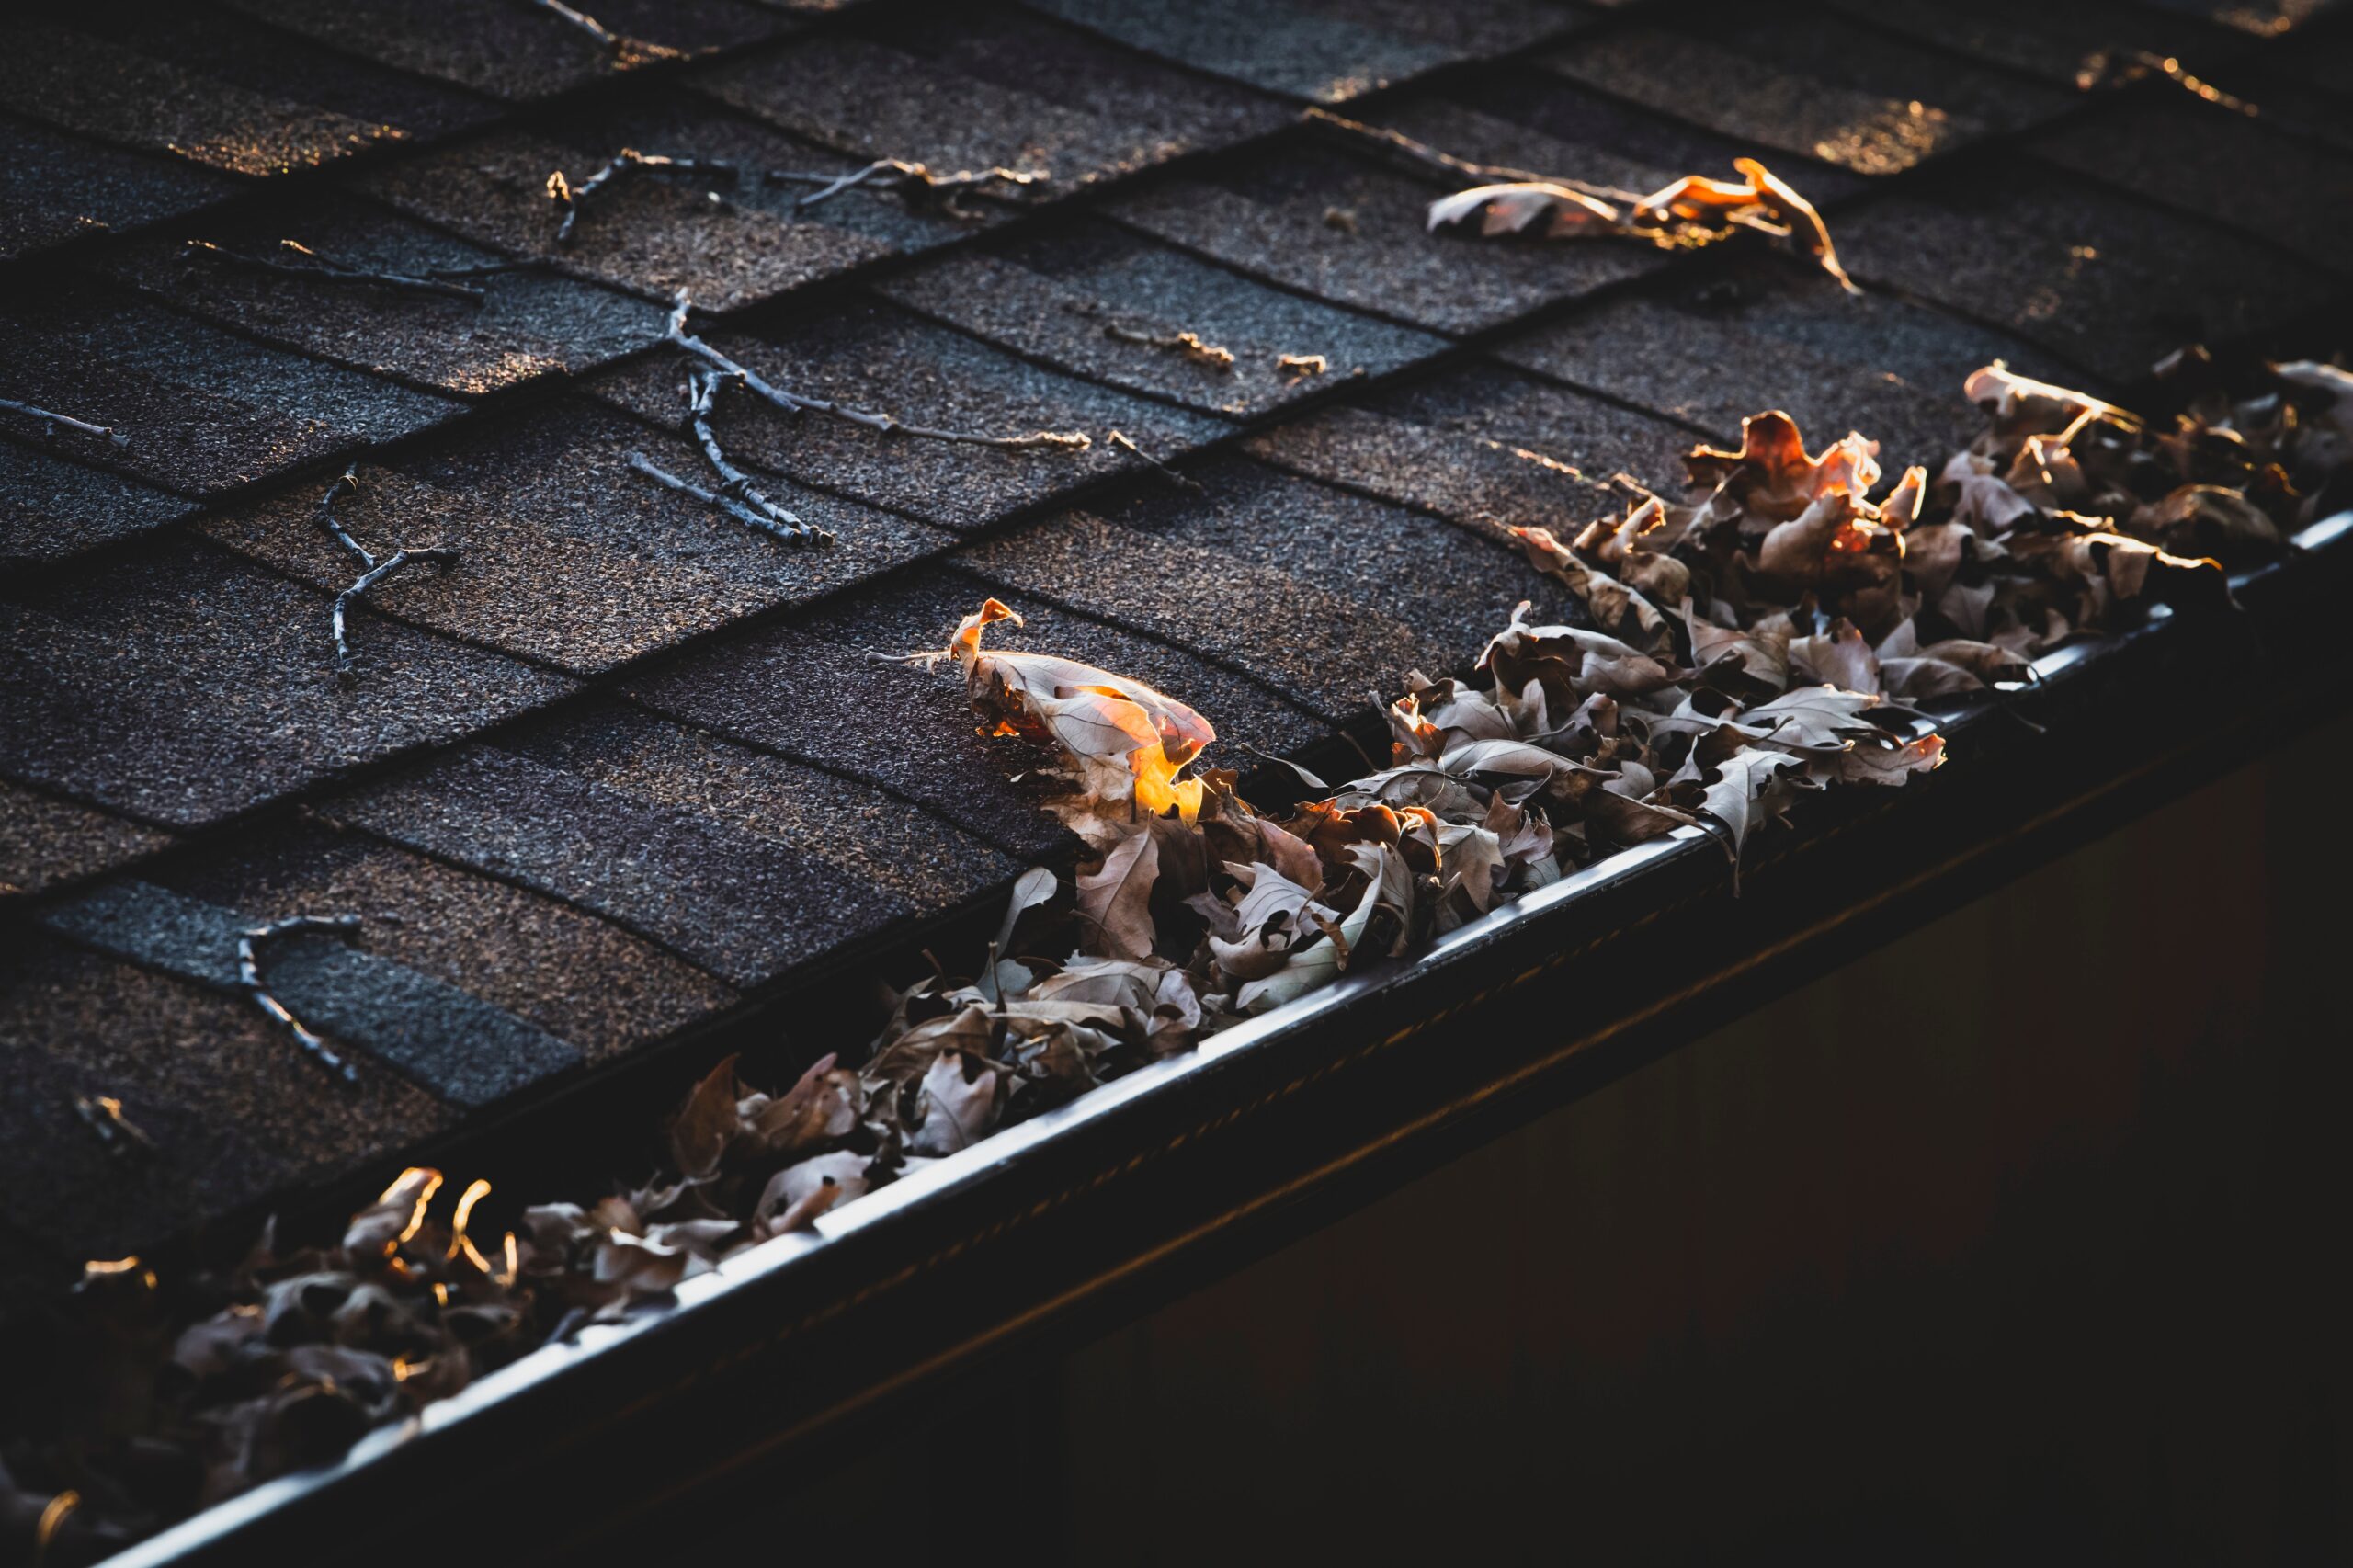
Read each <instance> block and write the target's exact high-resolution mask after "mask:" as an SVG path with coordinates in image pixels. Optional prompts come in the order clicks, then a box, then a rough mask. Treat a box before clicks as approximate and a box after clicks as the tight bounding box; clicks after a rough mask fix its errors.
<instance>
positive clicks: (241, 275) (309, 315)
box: [108, 200, 663, 397]
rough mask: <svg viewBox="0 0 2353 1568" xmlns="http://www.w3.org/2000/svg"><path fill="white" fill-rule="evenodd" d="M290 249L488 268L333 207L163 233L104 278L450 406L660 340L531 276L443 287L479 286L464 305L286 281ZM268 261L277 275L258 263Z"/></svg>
mask: <svg viewBox="0 0 2353 1568" xmlns="http://www.w3.org/2000/svg"><path fill="white" fill-rule="evenodd" d="M290 243H291V244H300V245H301V246H303V247H305V248H306V249H309V250H311V251H314V252H316V253H318V254H319V255H320V256H327V257H331V258H333V260H334V261H335V262H336V263H339V264H341V265H343V266H346V267H357V268H359V269H361V270H363V271H367V272H375V273H386V274H392V275H395V276H399V277H406V278H419V279H423V280H425V281H435V280H436V279H433V278H430V277H429V276H428V275H430V274H432V273H433V272H435V271H436V270H438V269H460V270H462V269H466V268H472V267H483V266H485V265H489V264H492V263H495V262H497V261H499V260H500V259H502V258H501V257H500V256H497V255H496V254H494V253H493V252H490V251H487V250H483V249H482V248H480V247H478V246H475V245H471V244H466V243H464V242H463V241H460V240H457V239H453V238H451V237H450V236H449V235H448V234H445V233H437V232H435V231H434V230H431V229H428V228H426V227H425V226H424V225H423V224H420V223H413V222H406V221H404V220H403V219H401V218H399V217H396V216H394V215H393V214H392V213H390V212H387V211H385V210H383V209H381V208H380V207H377V206H375V205H373V204H372V203H367V204H363V203H360V202H356V201H351V200H313V201H309V202H304V203H301V204H300V205H299V206H296V207H293V208H291V209H287V208H279V209H274V210H252V211H246V212H243V213H240V214H238V215H236V216H235V217H233V218H224V219H222V220H218V221H211V222H207V221H203V220H199V221H197V222H194V223H191V224H175V225H172V226H171V227H170V228H169V229H168V230H166V231H165V232H163V233H155V234H152V235H146V236H142V238H141V239H140V240H139V241H138V242H136V243H134V244H126V245H123V246H121V247H119V248H118V249H116V250H114V251H112V252H111V253H110V254H109V256H108V270H109V271H110V272H112V273H113V275H114V276H116V277H117V278H120V279H122V280H123V281H125V282H128V283H131V284H132V285H134V286H136V287H138V288H141V289H144V290H151V291H153V293H155V294H157V295H159V296H161V297H162V298H164V299H165V300H167V301H170V302H171V303H173V304H174V305H176V306H178V307H179V308H180V309H182V310H185V311H188V312H192V313H194V314H197V315H200V316H203V317H206V318H207V319H209V320H211V321H214V322H218V323H220V324H222V325H223V326H226V327H229V328H232V329H233V330H235V331H237V332H241V333H245V334H249V335H252V336H255V337H258V338H261V339H262V340H264V341H265V342H268V343H273V344H276V345H278V346H279V347H286V348H291V349H295V350H297V351H299V352H301V353H304V354H311V355H315V356H317V357H318V358H322V359H331V360H334V361H335V362H336V363H338V364H343V365H348V366H351V367H353V368H354V369H362V370H369V371H373V372H375V373H376V374H378V375H381V376H385V377H389V378H392V379H395V380H400V381H408V382H410V383H411V384H413V385H416V386H420V387H423V388H425V389H426V390H427V391H431V392H446V393H449V394H451V395H453V396H459V397H479V396H483V395H487V394H489V393H492V392H507V391H511V390H513V389H514V388H516V387H517V386H520V385H521V384H522V383H524V382H526V381H530V380H532V379H533V378H535V377H540V376H547V375H578V374H580V373H581V372H583V371H585V370H590V369H595V368H596V367H597V366H598V365H601V364H604V363H605V362H607V361H608V360H610V359H613V358H617V357H619V356H620V355H622V354H626V353H628V352H629V351H631V349H635V348H642V347H645V346H646V345H647V344H650V343H652V342H654V340H655V339H657V338H659V337H660V336H661V335H662V319H663V318H662V311H661V309H660V307H658V306H656V305H653V304H649V303H647V302H645V301H642V300H633V299H630V298H627V297H625V296H623V295H620V294H616V293H613V292H611V291H610V290H604V289H598V288H596V287H593V286H591V285H588V284H585V283H580V282H575V281H574V280H572V279H570V278H559V277H555V276H552V275H551V274H548V273H545V272H540V271H536V270H521V271H515V272H506V273H498V274H494V275H492V276H488V277H482V278H472V279H469V280H466V281H464V282H462V283H452V285H451V286H452V287H457V288H465V289H473V290H479V297H477V298H475V299H472V300H469V299H464V298H459V297H454V296H451V295H449V294H445V293H433V292H430V291H427V290H421V289H415V288H400V287H392V286H387V285H384V284H381V283H371V282H366V281H357V280H354V279H351V278H338V277H335V276H333V275H330V274H326V273H324V272H319V273H315V274H313V275H310V276H303V275H300V274H291V273H289V272H287V271H285V270H282V268H284V267H288V266H295V267H302V266H310V265H312V264H311V263H310V262H308V261H307V260H306V259H305V258H304V257H303V256H301V254H300V253H298V252H295V251H293V250H291V249H290V248H289V244H290ZM208 246H210V247H212V248H205V247H208ZM268 262H274V263H277V264H278V267H276V268H273V267H268V266H264V265H260V264H261V263H268ZM443 281H448V280H447V279H443Z"/></svg>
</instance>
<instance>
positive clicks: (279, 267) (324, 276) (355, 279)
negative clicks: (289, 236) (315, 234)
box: [187, 240, 486, 305]
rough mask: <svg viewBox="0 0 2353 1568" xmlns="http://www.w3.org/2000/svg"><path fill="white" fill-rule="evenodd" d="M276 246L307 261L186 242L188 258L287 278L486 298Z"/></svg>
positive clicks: (291, 245) (441, 282) (434, 280)
mask: <svg viewBox="0 0 2353 1568" xmlns="http://www.w3.org/2000/svg"><path fill="white" fill-rule="evenodd" d="M278 244H280V245H281V246H283V247H284V248H286V249H287V250H290V251H292V252H293V253H294V254H296V255H297V256H304V257H307V258H308V259H307V260H303V261H284V260H280V259H279V258H278V257H277V256H254V255H251V254H249V253H247V252H245V251H236V250H231V249H229V248H228V247H227V246H225V245H216V244H213V243H212V242H211V241H210V240H190V241H188V251H187V255H188V256H189V257H190V258H191V259H193V258H196V257H199V256H203V257H211V258H214V259H217V260H221V261H233V262H237V263H240V264H242V265H244V266H246V267H259V268H260V269H261V270H263V271H265V272H275V273H278V274H279V275H280V276H282V277H287V278H316V279H318V280H320V281H322V282H326V283H367V284H372V285H374V286H375V287H377V288H381V289H398V290H407V291H409V292H411V293H416V294H439V295H441V296H443V297H444V298H447V299H451V300H463V301H466V302H467V303H468V304H470V305H479V304H481V303H482V302H483V299H484V298H486V296H485V295H484V294H483V291H482V290H479V289H472V288H468V287H467V286H466V285H464V284H462V283H454V282H451V281H449V279H448V278H438V277H435V276H432V275H431V274H427V275H426V276H423V277H416V276H413V275H411V274H409V273H405V272H374V271H370V270H369V269H368V268H367V267H353V266H350V265H349V264H347V263H346V262H340V261H337V260H335V258H334V257H332V256H323V255H321V254H320V253H319V252H317V251H314V250H313V249H312V248H311V247H310V246H308V245H306V244H302V243H301V241H299V240H280V241H278Z"/></svg>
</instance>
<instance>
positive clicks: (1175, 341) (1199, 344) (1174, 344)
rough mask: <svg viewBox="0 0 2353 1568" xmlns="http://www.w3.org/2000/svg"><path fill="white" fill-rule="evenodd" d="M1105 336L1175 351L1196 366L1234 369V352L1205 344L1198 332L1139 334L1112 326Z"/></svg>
mask: <svg viewBox="0 0 2353 1568" xmlns="http://www.w3.org/2000/svg"><path fill="white" fill-rule="evenodd" d="M1103 335H1104V336H1106V337H1116V338H1118V339H1119V340H1120V342H1122V343H1140V344H1142V345H1143V346H1144V347H1146V348H1169V349H1174V350H1175V351H1176V352H1177V353H1179V354H1182V355H1183V356H1184V357H1185V358H1188V359H1190V360H1191V361H1193V363H1195V364H1196V365H1207V366H1209V367H1211V369H1218V370H1231V369H1233V349H1231V348H1226V347H1221V346H1220V345H1218V344H1214V343H1204V342H1203V341H1201V335H1200V334H1199V333H1198V332H1168V333H1151V332H1138V331H1136V330H1135V328H1133V327H1128V326H1118V325H1110V326H1106V327H1105V328H1104V329H1103Z"/></svg>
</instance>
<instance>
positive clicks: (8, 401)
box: [0, 397, 131, 447]
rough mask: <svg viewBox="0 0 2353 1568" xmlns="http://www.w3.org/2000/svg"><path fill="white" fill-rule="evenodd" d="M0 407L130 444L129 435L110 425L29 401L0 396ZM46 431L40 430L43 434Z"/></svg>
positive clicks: (51, 423) (115, 441) (89, 434)
mask: <svg viewBox="0 0 2353 1568" xmlns="http://www.w3.org/2000/svg"><path fill="white" fill-rule="evenodd" d="M0 408H6V409H13V410H14V411H16V412H17V413H18V414H25V415H31V416H32V417H33V418H35V419H38V420H40V421H42V422H43V423H44V424H48V425H63V426H65V427H66V428H67V429H69V430H79V431H80V432H82V434H84V435H85V436H104V437H106V438H107V439H108V440H109V441H112V442H113V443H114V444H115V445H116V446H118V447H127V446H129V445H131V437H128V436H124V435H119V434H118V433H117V432H116V431H115V429H114V427H113V426H110V425H93V424H91V423H90V422H89V421H88V420H86V419H76V418H74V416H73V415H70V414H60V413H58V412H57V411H56V410H54V409H49V408H41V407H38V406H36V405H35V404H33V403H18V402H17V400H16V399H15V398H13V397H0ZM47 433H48V432H46V431H44V432H42V434H44V435H46V434H47Z"/></svg>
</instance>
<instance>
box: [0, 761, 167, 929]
mask: <svg viewBox="0 0 2353 1568" xmlns="http://www.w3.org/2000/svg"><path fill="white" fill-rule="evenodd" d="M170 842H171V835H169V834H167V833H165V832H164V831H162V830H161V829H159V828H153V827H148V826H145V825H144V824H140V823H135V822H129V821H126V820H125V819H123V818H121V817H119V816H115V815H113V814H112V813H110V812H102V811H99V810H97V809H96V808H95V807H91V806H85V805H82V804H80V803H79V802H77V801H61V800H59V799H58V798H57V797H56V796H54V795H45V794H42V793H40V791H38V790H28V789H26V788H25V787H24V786H23V785H21V784H12V783H9V782H7V781H6V780H5V779H0V899H8V898H16V897H19V896H22V895H24V894H28V893H37V892H47V891H48V890H49V889H51V888H52V887H57V886H62V885H63V884H66V883H70V882H76V881H83V880H84V879H85V878H88V877H94V876H97V874H98V873H99V872H101V871H106V870H108V869H112V868H114V867H116V866H119V865H121V864H123V863H125V862H126V861H130V860H135V859H137V858H140V857H141V856H143V855H148V854H152V853H153V852H154V851H155V850H158V849H161V848H162V847H164V846H165V845H166V844H169V843H170Z"/></svg>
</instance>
